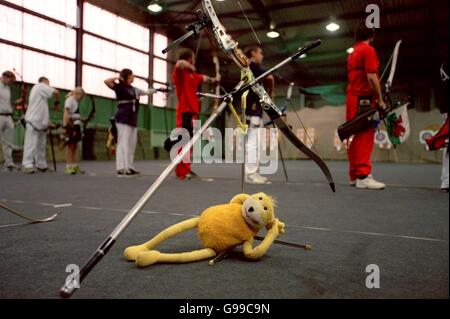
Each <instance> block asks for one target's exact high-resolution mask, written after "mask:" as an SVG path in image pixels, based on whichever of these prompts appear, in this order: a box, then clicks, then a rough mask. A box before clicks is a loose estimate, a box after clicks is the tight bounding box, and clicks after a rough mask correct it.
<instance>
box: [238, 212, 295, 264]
mask: <svg viewBox="0 0 450 319" xmlns="http://www.w3.org/2000/svg"><path fill="white" fill-rule="evenodd" d="M285 227H286V225H285V224H284V223H282V222H280V221H279V220H278V219H275V220H274V221H273V223H272V226H271V227H270V229H269V230H268V231H267V234H266V237H265V238H264V240H263V241H262V243H261V244H259V245H258V246H257V247H255V248H253V239H252V240H250V241H246V242H245V243H244V255H245V257H247V258H248V259H251V260H257V259H260V258H261V257H262V256H264V254H265V253H266V252H267V251H268V250H269V248H270V247H271V246H272V244H273V242H274V240H275V239H277V237H278V236H279V235H280V234H284V228H285Z"/></svg>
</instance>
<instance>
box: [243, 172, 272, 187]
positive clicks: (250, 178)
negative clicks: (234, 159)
mask: <svg viewBox="0 0 450 319" xmlns="http://www.w3.org/2000/svg"><path fill="white" fill-rule="evenodd" d="M245 182H246V183H248V184H257V185H264V184H266V183H267V181H266V180H264V179H263V178H262V176H260V175H259V174H249V175H245Z"/></svg>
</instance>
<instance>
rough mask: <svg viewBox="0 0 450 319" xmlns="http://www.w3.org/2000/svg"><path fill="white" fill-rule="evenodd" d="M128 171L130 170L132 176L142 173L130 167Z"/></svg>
mask: <svg viewBox="0 0 450 319" xmlns="http://www.w3.org/2000/svg"><path fill="white" fill-rule="evenodd" d="M128 172H129V174H130V175H131V176H135V175H141V173H140V172H138V171H135V170H134V169H130V170H128Z"/></svg>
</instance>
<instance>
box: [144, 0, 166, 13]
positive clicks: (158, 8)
mask: <svg viewBox="0 0 450 319" xmlns="http://www.w3.org/2000/svg"><path fill="white" fill-rule="evenodd" d="M147 9H148V11H150V12H153V13H159V12H161V11H162V10H163V7H162V6H161V5H160V4H159V3H158V2H156V1H155V2H152V3H150V4H149V5H148V7H147Z"/></svg>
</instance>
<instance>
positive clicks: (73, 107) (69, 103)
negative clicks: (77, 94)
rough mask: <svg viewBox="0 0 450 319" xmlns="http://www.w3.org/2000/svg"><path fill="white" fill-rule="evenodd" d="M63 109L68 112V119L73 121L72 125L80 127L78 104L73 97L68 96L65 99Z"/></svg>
mask: <svg viewBox="0 0 450 319" xmlns="http://www.w3.org/2000/svg"><path fill="white" fill-rule="evenodd" d="M64 109H66V110H68V111H69V117H70V119H71V120H72V121H73V124H75V125H80V123H81V121H80V118H81V117H80V109H79V102H78V101H77V100H76V99H75V98H74V97H73V96H70V97H68V98H67V99H66V103H65V104H64Z"/></svg>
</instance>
